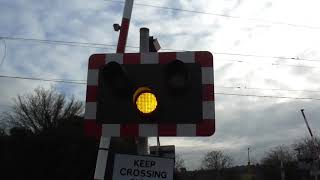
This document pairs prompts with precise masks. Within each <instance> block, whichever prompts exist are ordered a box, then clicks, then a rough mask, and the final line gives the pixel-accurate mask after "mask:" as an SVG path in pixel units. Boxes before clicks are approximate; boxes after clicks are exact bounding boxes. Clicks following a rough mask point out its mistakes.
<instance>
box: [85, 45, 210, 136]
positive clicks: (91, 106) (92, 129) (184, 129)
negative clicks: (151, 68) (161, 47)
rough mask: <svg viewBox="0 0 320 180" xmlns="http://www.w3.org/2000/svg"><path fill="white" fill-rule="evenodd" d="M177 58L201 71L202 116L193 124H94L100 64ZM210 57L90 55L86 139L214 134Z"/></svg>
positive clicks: (194, 54) (198, 53)
mask: <svg viewBox="0 0 320 180" xmlns="http://www.w3.org/2000/svg"><path fill="white" fill-rule="evenodd" d="M175 59H179V60H181V61H183V62H185V63H199V64H200V66H201V71H202V91H203V93H202V94H203V96H202V109H203V117H202V120H201V121H199V123H195V124H175V123H158V124H134V123H127V124H99V123H97V121H96V110H97V91H98V71H99V67H101V66H103V65H104V64H106V63H108V62H111V61H115V62H117V63H119V64H167V63H169V62H170V61H172V60H175ZM213 82H214V75H213V57H212V54H211V53H210V52H207V51H194V52H161V53H125V54H122V53H117V54H94V55H92V56H91V57H90V59H89V66H88V79H87V83H88V84H87V97H86V110H85V131H86V134H87V135H89V136H95V137H97V138H99V137H100V136H103V137H110V136H112V137H155V136H210V135H212V134H213V133H214V131H215V114H214V112H215V108H214V84H213Z"/></svg>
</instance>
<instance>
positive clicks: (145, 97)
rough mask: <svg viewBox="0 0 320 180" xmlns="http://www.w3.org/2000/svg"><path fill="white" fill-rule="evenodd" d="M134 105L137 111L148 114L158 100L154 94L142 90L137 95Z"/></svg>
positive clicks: (154, 107)
mask: <svg viewBox="0 0 320 180" xmlns="http://www.w3.org/2000/svg"><path fill="white" fill-rule="evenodd" d="M136 105H137V108H138V110H139V111H141V112H142V113H145V114H148V113H151V112H153V111H154V110H155V109H156V108H157V105H158V102H157V98H156V96H155V95H154V94H152V93H150V92H143V93H141V94H139V95H138V97H137V99H136Z"/></svg>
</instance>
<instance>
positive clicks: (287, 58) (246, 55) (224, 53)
mask: <svg viewBox="0 0 320 180" xmlns="http://www.w3.org/2000/svg"><path fill="white" fill-rule="evenodd" d="M214 54H222V55H230V56H245V57H256V58H271V59H284V60H292V61H315V62H317V61H318V62H320V59H308V58H299V57H281V56H266V55H256V54H243V53H226V52H214Z"/></svg>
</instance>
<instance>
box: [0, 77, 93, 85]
mask: <svg viewBox="0 0 320 180" xmlns="http://www.w3.org/2000/svg"><path fill="white" fill-rule="evenodd" d="M0 78H10V79H22V80H33V81H48V82H57V83H69V84H87V83H86V82H81V81H82V80H68V79H46V78H35V77H22V76H10V75H0Z"/></svg>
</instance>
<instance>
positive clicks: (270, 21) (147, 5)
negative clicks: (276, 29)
mask: <svg viewBox="0 0 320 180" xmlns="http://www.w3.org/2000/svg"><path fill="white" fill-rule="evenodd" d="M104 1H109V2H116V3H125V1H119V0H104ZM134 5H137V6H144V7H152V8H158V9H166V10H173V11H183V12H189V13H197V14H205V15H211V16H218V17H223V18H232V19H244V20H248V21H260V22H264V23H269V24H278V25H287V26H292V27H299V28H306V29H315V30H320V27H319V26H310V25H304V24H294V23H287V22H281V21H272V20H267V19H260V18H246V17H241V16H233V15H227V14H219V13H212V12H204V11H197V10H189V9H182V8H174V7H167V6H158V5H151V4H143V3H134Z"/></svg>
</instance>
